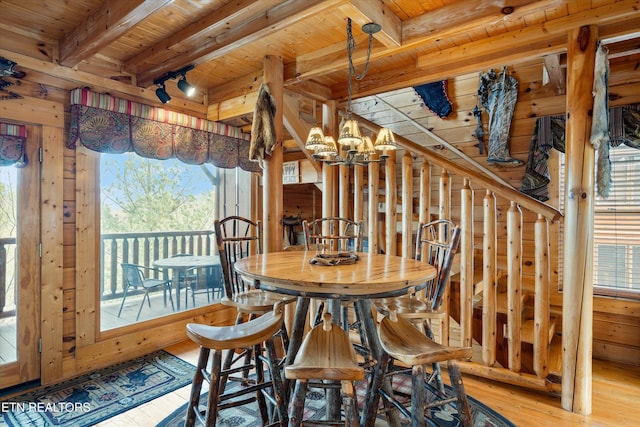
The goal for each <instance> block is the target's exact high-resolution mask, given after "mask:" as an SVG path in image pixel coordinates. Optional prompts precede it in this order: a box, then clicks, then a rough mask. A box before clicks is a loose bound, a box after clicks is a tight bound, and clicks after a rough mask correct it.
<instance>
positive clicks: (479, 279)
mask: <svg viewBox="0 0 640 427" xmlns="http://www.w3.org/2000/svg"><path fill="white" fill-rule="evenodd" d="M503 277H506V273H505V271H504V270H498V271H497V272H496V282H497V281H498V280H500V279H502V278H503ZM483 289H484V277H483V273H482V269H474V270H473V293H474V295H478V294H481V293H482V290H483Z"/></svg>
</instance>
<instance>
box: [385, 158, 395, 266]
mask: <svg viewBox="0 0 640 427" xmlns="http://www.w3.org/2000/svg"><path fill="white" fill-rule="evenodd" d="M384 174H385V177H384V182H385V192H384V195H385V233H384V234H385V253H386V254H387V255H396V253H397V252H398V233H397V231H396V230H397V228H396V227H397V222H398V219H397V216H396V215H397V211H398V209H397V205H398V187H397V179H396V152H395V150H392V151H390V152H389V157H388V158H387V160H385V162H384Z"/></svg>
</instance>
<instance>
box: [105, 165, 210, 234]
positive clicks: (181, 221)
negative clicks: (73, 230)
mask: <svg viewBox="0 0 640 427" xmlns="http://www.w3.org/2000/svg"><path fill="white" fill-rule="evenodd" d="M119 156H124V155H119ZM105 157H106V156H105ZM123 158H124V157H118V158H114V157H111V158H110V159H105V160H104V161H103V162H102V163H101V168H102V169H101V179H102V181H103V182H107V185H106V186H103V188H102V208H101V215H102V232H103V233H104V232H145V231H168V230H203V229H210V228H212V227H213V206H214V202H215V186H214V185H213V183H212V182H211V180H210V179H209V177H208V176H209V175H207V174H204V173H203V170H202V169H203V168H206V167H207V166H194V165H187V164H184V163H180V162H179V161H177V160H171V161H169V160H164V161H163V160H152V159H145V158H142V157H139V156H137V155H135V154H128V155H126V159H125V160H124V161H123V160H122V159H123Z"/></svg>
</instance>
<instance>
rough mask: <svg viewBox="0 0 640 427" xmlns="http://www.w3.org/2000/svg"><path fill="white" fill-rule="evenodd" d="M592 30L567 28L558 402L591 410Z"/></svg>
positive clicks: (594, 35) (594, 41)
mask: <svg viewBox="0 0 640 427" xmlns="http://www.w3.org/2000/svg"><path fill="white" fill-rule="evenodd" d="M597 40H598V29H597V27H595V26H584V27H580V28H577V29H574V30H572V31H570V32H569V36H568V40H567V44H568V49H567V124H566V146H565V150H566V151H565V156H566V166H565V168H566V169H565V176H566V180H565V193H564V194H565V196H564V206H565V222H564V277H563V290H562V291H563V292H562V352H563V355H562V356H563V357H562V407H563V408H564V409H566V410H568V411H571V412H575V413H579V414H582V415H588V414H590V413H591V382H592V377H591V375H592V374H591V369H592V364H591V353H592V340H593V326H592V323H593V224H594V218H593V208H594V202H595V201H594V198H595V194H594V168H595V161H594V155H595V153H594V149H593V146H592V145H591V144H590V143H589V137H590V135H591V111H592V110H593V98H592V89H593V76H594V66H595V56H596V47H597Z"/></svg>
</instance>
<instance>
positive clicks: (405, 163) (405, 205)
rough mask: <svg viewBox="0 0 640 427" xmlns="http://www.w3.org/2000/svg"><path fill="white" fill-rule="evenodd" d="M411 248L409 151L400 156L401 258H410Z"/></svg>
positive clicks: (411, 208) (411, 221)
mask: <svg viewBox="0 0 640 427" xmlns="http://www.w3.org/2000/svg"><path fill="white" fill-rule="evenodd" d="M412 246H413V158H412V157H411V153H410V152H409V150H404V155H403V156H402V256H403V257H405V258H411V257H412V250H411V248H412Z"/></svg>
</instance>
